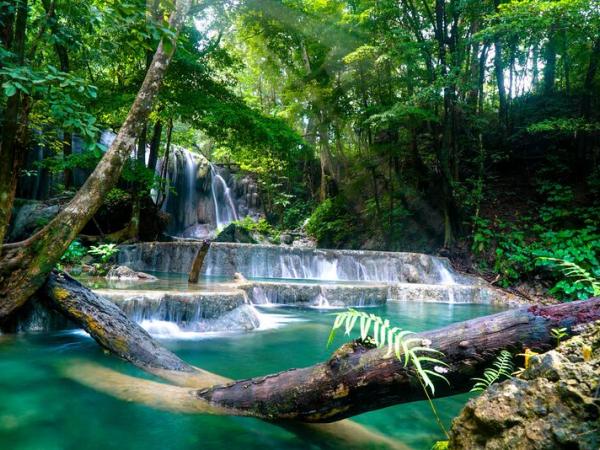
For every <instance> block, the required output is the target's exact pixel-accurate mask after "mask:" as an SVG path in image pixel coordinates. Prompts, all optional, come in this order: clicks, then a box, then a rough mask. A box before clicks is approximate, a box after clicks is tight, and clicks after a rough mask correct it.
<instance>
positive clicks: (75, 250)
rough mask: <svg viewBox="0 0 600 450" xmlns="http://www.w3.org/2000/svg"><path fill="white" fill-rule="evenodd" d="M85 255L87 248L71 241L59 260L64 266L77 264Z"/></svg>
mask: <svg viewBox="0 0 600 450" xmlns="http://www.w3.org/2000/svg"><path fill="white" fill-rule="evenodd" d="M86 253H87V248H85V246H84V245H83V244H82V243H81V242H79V241H73V242H71V245H69V248H68V249H67V251H66V252H65V253H64V255H62V257H61V258H60V260H61V262H62V263H64V264H79V263H80V262H81V258H83V257H84V256H85V255H86Z"/></svg>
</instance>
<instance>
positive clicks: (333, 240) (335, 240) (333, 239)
mask: <svg viewBox="0 0 600 450" xmlns="http://www.w3.org/2000/svg"><path fill="white" fill-rule="evenodd" d="M355 222H356V217H355V216H354V215H353V214H352V213H351V212H350V210H349V209H348V202H347V201H346V200H345V199H344V198H343V197H341V196H338V197H334V198H328V199H327V200H325V201H324V202H323V203H321V204H320V205H319V206H317V207H316V208H315V210H314V211H313V213H312V214H311V216H310V218H309V219H308V222H307V224H306V231H307V233H308V234H310V235H311V236H313V237H314V238H315V239H317V242H318V243H319V245H322V246H332V247H338V246H340V245H342V244H345V243H348V242H349V241H351V240H352V238H353V237H354V236H356V231H357V230H356V223H355Z"/></svg>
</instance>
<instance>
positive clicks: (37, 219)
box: [8, 201, 60, 242]
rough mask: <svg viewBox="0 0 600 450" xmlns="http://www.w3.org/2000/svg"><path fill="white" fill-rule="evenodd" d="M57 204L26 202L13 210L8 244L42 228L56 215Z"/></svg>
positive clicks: (58, 207) (25, 237)
mask: <svg viewBox="0 0 600 450" xmlns="http://www.w3.org/2000/svg"><path fill="white" fill-rule="evenodd" d="M59 209H60V206H59V205H58V204H47V203H44V202H38V201H28V202H26V203H24V204H23V205H21V206H20V207H18V208H15V212H14V215H13V222H12V226H11V229H10V232H9V235H8V240H9V242H16V241H22V240H24V239H27V238H28V237H29V236H31V235H33V234H34V233H35V232H36V231H38V230H40V229H41V228H42V227H44V226H45V225H46V224H47V223H48V222H50V220H52V219H53V218H54V216H56V215H57V214H58V211H59Z"/></svg>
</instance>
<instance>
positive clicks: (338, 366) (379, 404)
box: [45, 273, 600, 422]
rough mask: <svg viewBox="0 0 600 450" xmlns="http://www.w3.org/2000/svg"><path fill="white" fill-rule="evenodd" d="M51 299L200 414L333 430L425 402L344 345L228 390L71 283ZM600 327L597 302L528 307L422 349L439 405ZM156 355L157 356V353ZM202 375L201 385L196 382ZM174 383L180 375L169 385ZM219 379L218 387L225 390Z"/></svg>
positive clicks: (53, 288) (393, 364)
mask: <svg viewBox="0 0 600 450" xmlns="http://www.w3.org/2000/svg"><path fill="white" fill-rule="evenodd" d="M45 291H46V292H47V293H48V295H49V296H50V298H51V299H52V300H53V301H54V303H55V304H56V305H57V307H58V308H59V309H60V310H61V311H63V312H64V313H65V314H67V315H68V317H70V318H71V319H72V320H75V321H76V322H77V323H79V324H80V325H81V326H82V327H83V328H85V329H86V330H87V331H88V332H89V333H90V334H91V335H92V336H93V337H94V338H95V339H96V340H97V341H98V342H99V343H100V345H102V346H103V347H105V348H108V349H109V350H111V351H113V352H114V353H116V354H118V355H120V356H121V357H123V358H125V359H127V360H128V361H131V362H132V363H134V364H136V365H138V366H139V367H141V368H143V369H144V370H148V371H150V372H152V373H156V374H158V375H161V376H163V375H165V374H164V373H162V372H165V373H166V374H167V375H166V376H164V378H167V379H170V380H173V381H175V382H177V379H178V378H183V379H191V380H193V379H194V378H195V377H196V378H197V379H199V380H201V382H198V383H194V382H188V381H186V382H184V383H181V382H178V384H180V385H181V384H184V385H186V386H197V387H201V388H200V389H198V390H196V391H194V393H193V396H194V398H196V399H197V401H198V402H199V404H202V405H206V404H208V405H210V406H211V407H213V408H215V409H219V410H227V413H228V414H237V415H249V416H255V417H259V418H263V419H266V420H295V421H301V422H332V421H336V420H340V419H343V418H347V417H351V416H353V415H356V414H360V413H363V412H366V411H370V410H374V409H379V408H384V407H386V406H390V405H394V404H398V403H405V402H410V401H416V400H423V399H424V398H425V394H424V392H423V389H422V387H421V384H420V382H419V380H418V379H417V377H416V375H415V373H414V371H413V370H412V369H411V368H410V367H408V368H405V367H404V364H403V363H402V362H400V361H398V360H397V359H396V358H395V357H387V356H386V353H387V350H385V349H376V348H375V349H373V348H366V347H365V346H363V345H362V344H361V343H357V342H354V343H351V344H346V345H344V346H343V347H341V348H340V349H339V350H337V351H336V352H335V353H334V354H333V356H332V357H331V359H330V360H329V361H327V362H324V363H321V364H316V365H314V366H311V367H307V368H303V369H292V370H288V371H284V372H280V373H278V374H272V375H268V376H264V377H257V378H253V379H249V380H241V381H234V382H232V383H227V384H222V385H216V386H215V385H214V384H215V382H216V383H224V381H223V380H225V379H224V378H222V377H218V376H216V375H214V376H215V377H217V378H216V379H211V380H209V381H207V380H206V378H205V377H204V375H205V374H206V373H205V372H196V371H198V369H196V368H193V367H191V366H189V365H188V364H186V363H185V362H183V361H181V360H180V359H179V358H178V357H177V356H175V355H173V354H172V353H170V352H168V351H167V350H165V349H163V348H162V347H160V345H159V344H156V343H155V341H153V339H152V338H151V337H150V336H149V335H148V334H147V333H146V332H145V331H144V330H142V329H141V328H140V327H139V326H138V325H136V324H134V323H132V322H131V321H130V320H129V319H128V318H127V317H126V316H125V315H124V314H123V313H122V312H121V311H120V310H119V309H118V308H117V307H116V306H114V305H108V304H109V303H110V302H108V301H106V300H103V299H100V298H98V297H97V296H95V295H94V294H93V293H91V291H89V290H88V289H86V288H85V287H83V286H81V285H80V284H79V283H77V282H76V281H75V280H73V279H71V278H70V277H68V276H66V275H62V274H57V273H53V274H52V276H51V277H50V279H49V280H48V283H47V284H46V288H45ZM599 319H600V298H594V299H590V300H586V301H579V302H572V303H564V304H560V305H552V306H532V307H524V308H519V309H514V310H509V311H506V312H502V313H499V314H495V315H492V316H486V317H481V318H477V319H472V320H468V321H465V322H460V323H456V324H453V325H450V326H447V327H445V328H441V329H437V330H433V331H429V332H425V333H420V334H418V335H417V336H419V337H421V338H422V340H423V343H424V344H426V345H430V346H431V347H432V348H435V349H437V350H440V351H442V352H443V353H444V358H443V360H444V361H445V362H446V363H447V364H448V365H449V367H447V368H446V370H447V372H446V373H444V375H445V376H446V378H447V379H448V380H449V382H450V384H449V385H445V384H443V383H438V385H437V388H436V396H437V397H440V396H448V395H454V394H457V393H461V392H466V391H468V390H469V389H470V387H471V386H472V381H471V378H472V377H473V376H477V375H480V374H481V372H482V371H483V368H484V367H486V366H488V365H489V364H490V363H491V361H493V359H494V358H495V356H496V354H497V352H498V351H499V350H501V349H504V348H510V349H512V350H515V351H517V350H522V349H523V348H530V349H534V350H547V349H549V348H551V347H552V346H553V345H554V344H555V342H556V340H555V338H553V337H552V335H551V330H552V329H553V328H558V327H566V328H567V329H568V330H569V332H571V333H576V325H579V324H583V323H587V322H591V321H595V320H599ZM157 346H158V347H160V349H157V348H156V347H157ZM199 373H200V376H199ZM173 374H175V375H173ZM219 378H220V381H219Z"/></svg>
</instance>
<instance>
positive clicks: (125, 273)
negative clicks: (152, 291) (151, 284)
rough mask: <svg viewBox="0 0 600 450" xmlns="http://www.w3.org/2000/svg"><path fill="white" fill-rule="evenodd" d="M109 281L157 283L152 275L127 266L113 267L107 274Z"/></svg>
mask: <svg viewBox="0 0 600 450" xmlns="http://www.w3.org/2000/svg"><path fill="white" fill-rule="evenodd" d="M106 278H107V279H108V280H128V281H130V280H131V281H156V280H158V278H156V277H155V276H154V275H150V274H148V273H144V272H136V271H135V270H133V269H130V268H129V267H127V266H115V267H112V268H111V269H110V270H109V271H108V273H107V274H106Z"/></svg>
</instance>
